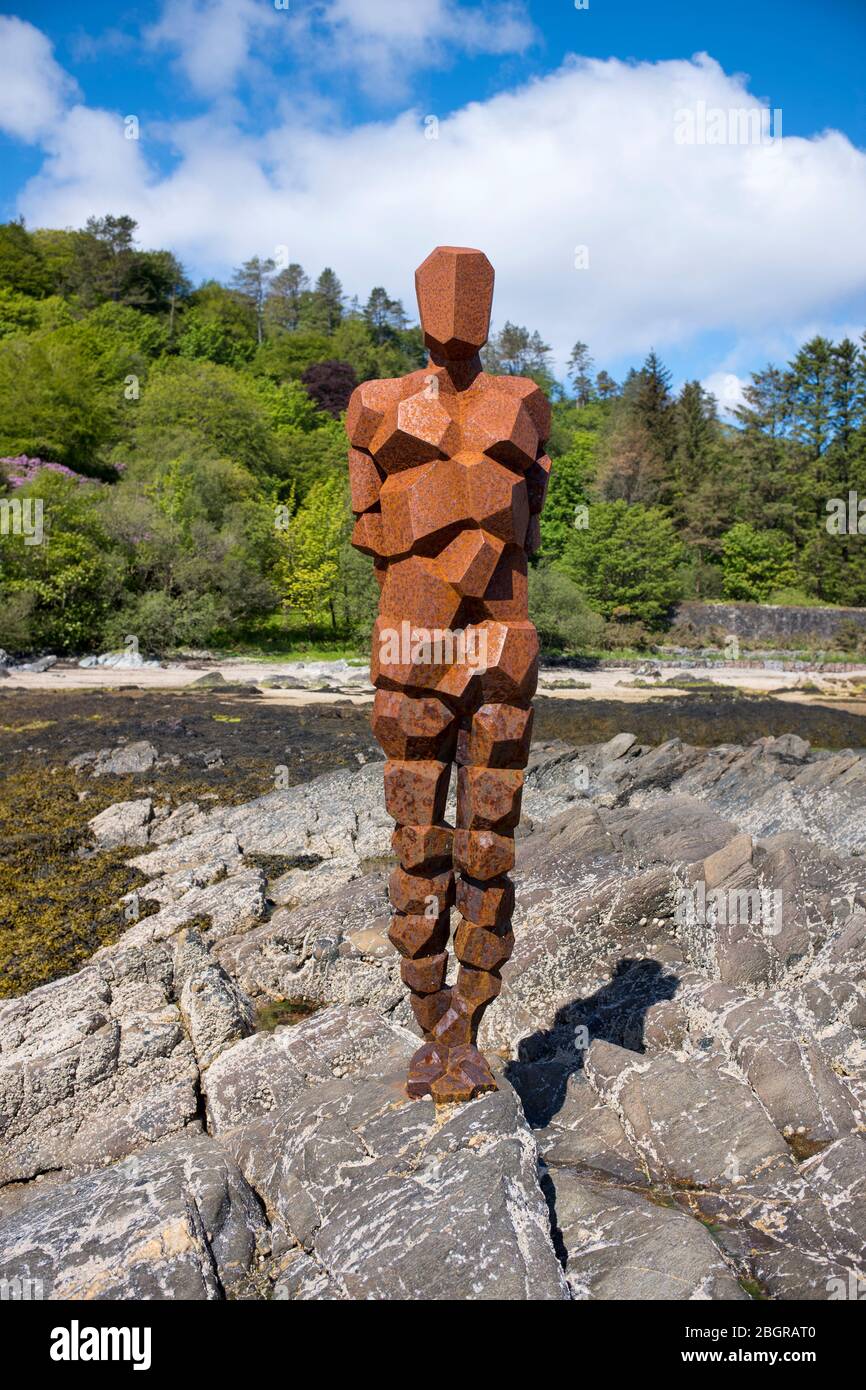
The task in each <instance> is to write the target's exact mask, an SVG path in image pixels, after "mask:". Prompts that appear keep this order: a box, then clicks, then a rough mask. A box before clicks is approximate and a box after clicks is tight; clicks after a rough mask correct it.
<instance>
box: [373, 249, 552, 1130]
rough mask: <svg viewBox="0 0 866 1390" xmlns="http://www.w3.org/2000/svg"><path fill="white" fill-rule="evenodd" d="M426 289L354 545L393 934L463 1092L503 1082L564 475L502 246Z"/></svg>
mask: <svg viewBox="0 0 866 1390" xmlns="http://www.w3.org/2000/svg"><path fill="white" fill-rule="evenodd" d="M415 284H416V288H417V292H418V306H419V309H420V313H421V327H422V329H423V332H424V341H425V343H426V344H427V347H428V349H429V352H430V360H429V362H428V364H427V366H426V367H425V368H423V369H422V370H420V371H417V372H412V373H411V374H410V375H409V376H406V377H400V378H397V379H395V380H390V381H366V382H364V383H363V384H362V385H361V386H359V387H358V388H357V390H356V391H355V392H354V394H353V396H352V399H351V401H350V403H349V410H348V414H347V417H346V429H347V432H348V435H349V441H350V444H351V446H352V447H351V449H350V452H349V478H350V484H351V494H352V507H353V510H354V512H355V515H356V524H355V530H354V532H353V535H352V542H353V544H354V545H355V546H356V547H357V549H358V550H361V551H363V552H364V553H365V554H368V555H371V556H372V557H373V562H374V565H375V570H376V578H377V580H378V582H379V584H380V586H381V597H380V601H379V617H378V619H377V622H376V626H375V628H374V631H373V650H372V654H371V672H372V677H373V683H374V685H375V686H376V687H377V693H376V699H375V702H374V705H373V732H374V734H375V735H376V738H377V739H378V741H379V743H380V744H381V745H382V748H383V750H384V752H385V755H386V757H387V760H388V761H387V762H386V764H385V804H386V806H387V809H388V812H389V814H390V815H391V816H393V818H394V820H395V821H396V823H397V825H396V829H395V831H394V836H393V846H394V850H395V853H396V854H397V855H398V857H399V860H400V865H399V867H398V868H396V869H395V870H394V872H393V873H392V875H391V881H390V893H391V903H392V906H393V908H394V912H395V915H394V917H393V918H392V921H391V928H390V931H389V937H390V940H391V942H392V943H393V945H394V946H395V947H396V949H397V950H398V951H399V953H400V955H401V957H402V960H401V967H400V972H401V976H402V979H403V982H404V983H405V984H406V986H407V987H408V989H409V990H410V1001H411V1004H412V1010H413V1013H414V1015H415V1019H416V1021H417V1023H418V1026H419V1027H420V1029H421V1031H422V1032H423V1034H424V1042H423V1044H422V1046H421V1047H420V1048H419V1049H418V1051H417V1052H416V1053H415V1056H414V1057H413V1059H412V1063H411V1065H410V1069H409V1077H408V1081H407V1091H408V1094H409V1095H410V1096H413V1097H417V1096H426V1095H432V1097H433V1099H434V1100H435V1101H436V1102H437V1103H440V1104H445V1103H448V1102H454V1101H465V1100H471V1099H472V1098H473V1097H474V1096H477V1095H480V1094H482V1092H484V1091H489V1090H495V1089H496V1082H495V1081H494V1078H493V1074H492V1072H491V1070H490V1067H489V1066H488V1063H487V1061H486V1060H485V1058H484V1057H483V1056H482V1054H481V1053H480V1052H479V1050H478V1047H477V1045H476V1038H477V1034H478V1025H479V1023H480V1022H481V1018H482V1015H483V1013H484V1010H485V1009H486V1008H487V1007H488V1005H489V1004H490V1003H491V1001H492V1000H493V999H495V998H496V996H497V994H498V993H499V991H500V989H501V987H502V979H501V976H500V970H501V968H502V966H503V965H504V964H505V963H506V961H507V960H508V958H509V957H510V955H511V952H512V950H513V947H514V935H513V933H512V930H511V917H512V913H513V909H514V888H513V886H512V884H511V881H510V879H509V878H508V873H509V871H510V870H511V868H512V867H513V865H514V829H515V826H516V825H517V823H518V821H519V819H520V800H521V795H522V791H523V769H524V768H525V767H526V760H527V757H528V754H529V740H530V736H531V733H532V708H531V701H532V697H533V695H534V694H535V687H536V683H537V679H538V638H537V635H536V632H535V628H534V627H533V625H532V623H531V622H530V621H529V615H528V612H527V605H526V570H527V564H526V561H527V555H528V554H532V553H534V551H535V550H536V549H537V548H538V543H539V530H538V514H539V512H540V511H541V508H542V506H543V505H544V497H545V493H546V490H547V481H548V477H549V474H550V459H549V458H548V457H547V455H546V454H545V453H544V444H545V441H546V439H547V436H548V434H549V432H550V407H549V405H548V402H547V400H546V398H545V396H544V394H543V393H542V392H541V391H540V390H539V388H538V387H537V386H536V385H535V383H534V382H532V381H528V380H525V379H523V378H521V377H508V376H506V377H494V376H488V375H487V373H486V372H484V371H483V370H482V366H481V359H480V356H479V353H480V349H481V348H482V347H483V346H484V344H485V343H486V341H487V334H488V331H489V327H490V307H491V302H492V298H493V267H492V266H491V264H490V262H489V261H488V259H487V257H486V256H485V255H484V253H483V252H481V251H476V250H472V249H471V248H468V247H461V246H439V247H437V248H436V250H435V251H433V252H432V253H431V254H430V255H429V256H428V257H427V259H426V260H425V261H424V262H423V263H422V264H421V265H420V266H419V267H418V270H417V271H416V274H415ZM455 762H456V764H457V769H458V772H457V824H456V827H452V826H449V825H447V824H446V823H445V820H444V816H445V807H446V801H447V793H448V785H449V780H450V776H451V770H452V765H453V764H454V763H455ZM455 904H456V907H457V908H458V910H459V913H460V917H459V922H458V926H457V930H456V933H455V935H454V955H455V957H456V960H457V972H456V976H453V983H452V984H451V985H448V984H447V983H446V972H447V969H448V963H449V957H448V942H449V937H450V933H451V909H452V907H453V906H454V905H455Z"/></svg>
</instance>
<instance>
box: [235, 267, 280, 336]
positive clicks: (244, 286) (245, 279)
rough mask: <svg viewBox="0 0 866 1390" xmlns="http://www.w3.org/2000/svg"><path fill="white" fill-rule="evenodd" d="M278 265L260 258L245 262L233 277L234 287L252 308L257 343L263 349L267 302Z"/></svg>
mask: <svg viewBox="0 0 866 1390" xmlns="http://www.w3.org/2000/svg"><path fill="white" fill-rule="evenodd" d="M275 270H276V263H275V262H274V261H272V260H270V259H268V260H266V261H263V260H260V259H259V257H258V256H253V257H252V259H251V260H249V261H244V263H243V265H242V266H240V267H239V269H237V270H236V271H235V273H234V275H233V276H232V287H233V288H234V289H235V290H236V291H237V293H238V294H239V295H240V296H241V298H242V299H244V300H246V302H247V303H248V304H249V305H250V307H251V308H252V311H253V313H254V315H255V321H256V341H257V343H258V344H259V346H260V347H261V345H262V343H263V342H264V339H265V301H266V299H267V297H268V287H269V285H270V282H271V277H272V275H273V273H274V271H275Z"/></svg>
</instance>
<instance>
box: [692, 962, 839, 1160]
mask: <svg viewBox="0 0 866 1390" xmlns="http://www.w3.org/2000/svg"><path fill="white" fill-rule="evenodd" d="M682 998H683V1002H684V1004H685V1005H686V1008H687V1010H688V1012H689V1014H690V1017H691V1019H692V1023H693V1027H694V1029H695V1031H698V1032H703V1033H707V1034H710V1035H711V1036H713V1037H715V1038H716V1039H718V1041H719V1042H720V1043H721V1045H722V1046H723V1047H724V1049H725V1051H726V1052H727V1054H728V1056H729V1057H730V1058H731V1060H732V1061H733V1062H734V1063H735V1064H736V1066H737V1067H738V1068H739V1070H740V1071H741V1072H742V1074H743V1076H744V1077H745V1078H746V1080H747V1081H748V1083H749V1085H750V1086H751V1088H752V1090H753V1091H754V1092H755V1094H756V1095H757V1097H758V1098H759V1100H760V1101H761V1104H762V1105H763V1107H764V1109H765V1110H766V1112H767V1114H768V1115H769V1117H770V1119H771V1120H772V1122H773V1124H774V1125H775V1127H776V1128H777V1129H778V1131H779V1133H780V1134H782V1135H784V1136H785V1137H786V1138H788V1139H793V1138H794V1136H800V1137H801V1138H802V1139H804V1140H811V1141H813V1142H814V1141H825V1140H833V1139H836V1138H838V1137H840V1135H843V1134H847V1133H850V1132H851V1131H853V1130H855V1129H856V1128H857V1126H858V1124H859V1123H861V1117H860V1116H859V1114H858V1112H857V1110H856V1108H855V1105H854V1099H853V1096H852V1093H851V1092H850V1091H849V1090H848V1089H847V1088H846V1087H845V1086H844V1084H843V1082H842V1081H841V1080H840V1078H839V1076H838V1075H837V1074H836V1073H835V1072H834V1071H833V1069H832V1067H831V1066H830V1064H829V1062H828V1060H827V1059H826V1058H825V1057H824V1056H823V1055H822V1052H821V1049H820V1047H819V1046H818V1044H817V1043H816V1041H815V1039H814V1037H812V1036H811V1035H809V1033H808V1032H807V1031H806V1030H804V1029H803V1028H802V1027H801V1026H800V1025H799V1024H798V1021H797V1018H796V1016H795V1015H793V1013H792V1012H791V1010H790V1008H789V1007H787V1006H786V1005H784V1004H782V1003H780V1002H777V1001H776V1000H774V999H772V998H764V999H754V998H750V997H749V996H747V995H744V994H742V993H740V992H739V991H736V990H733V989H728V988H727V987H725V986H723V985H720V984H719V985H712V984H706V983H701V984H696V985H693V986H690V987H689V988H688V989H687V990H685V991H684V993H683V996H682Z"/></svg>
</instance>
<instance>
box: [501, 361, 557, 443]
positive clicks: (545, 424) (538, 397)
mask: <svg viewBox="0 0 866 1390" xmlns="http://www.w3.org/2000/svg"><path fill="white" fill-rule="evenodd" d="M487 381H488V382H490V384H491V387H492V388H493V389H495V390H497V391H504V392H506V393H507V394H508V395H509V396H516V397H517V398H518V399H519V400H520V401H521V402H522V403H523V405H524V406H525V407H526V409H527V411H528V413H529V416H530V419H531V420H532V423H533V425H534V426H535V428H536V430H537V431H538V437H539V439H540V440H541V442H542V444H543V443H544V442H545V441H546V440H547V439H548V438H549V437H550V401H549V400H548V399H547V397H546V396H545V394H544V392H543V391H542V389H541V387H540V386H537V385H536V384H535V382H534V381H533V380H532V378H531V377H528V376H509V375H508V373H503V374H502V376H491V377H488V378H487Z"/></svg>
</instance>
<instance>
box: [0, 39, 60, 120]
mask: <svg viewBox="0 0 866 1390" xmlns="http://www.w3.org/2000/svg"><path fill="white" fill-rule="evenodd" d="M74 91H75V83H74V82H73V81H72V79H71V78H70V77H69V76H67V74H66V73H65V72H64V71H63V69H62V68H61V67H60V65H59V64H58V63H57V62H56V61H55V59H54V54H53V52H52V45H51V43H50V42H49V40H48V39H47V38H46V37H45V35H44V34H43V33H42V32H41V30H39V29H36V28H35V27H34V26H33V25H32V24H27V23H26V22H25V21H24V20H22V19H16V18H15V16H14V15H0V131H3V133H4V134H5V135H11V136H13V137H14V138H15V139H17V140H27V141H34V140H38V139H40V138H41V137H43V136H46V135H48V134H50V132H51V130H52V127H53V126H54V124H55V122H56V121H57V120H58V118H59V117H60V114H61V112H62V110H63V107H64V105H65V103H66V101H67V99H68V98H69V97H70V96H71V95H72V94H73V93H74Z"/></svg>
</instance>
